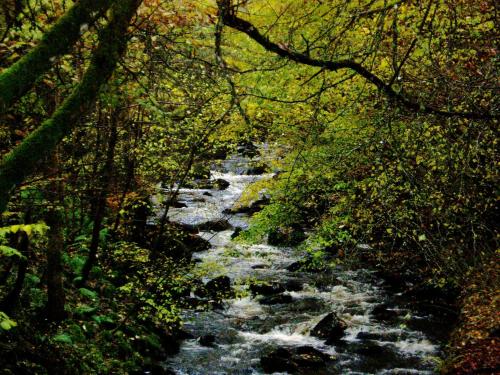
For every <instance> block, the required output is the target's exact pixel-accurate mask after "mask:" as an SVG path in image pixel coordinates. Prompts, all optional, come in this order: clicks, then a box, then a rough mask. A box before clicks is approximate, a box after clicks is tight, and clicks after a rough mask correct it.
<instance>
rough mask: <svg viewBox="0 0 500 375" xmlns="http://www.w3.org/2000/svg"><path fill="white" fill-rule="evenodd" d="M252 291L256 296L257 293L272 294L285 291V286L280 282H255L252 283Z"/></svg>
mask: <svg viewBox="0 0 500 375" xmlns="http://www.w3.org/2000/svg"><path fill="white" fill-rule="evenodd" d="M250 291H251V292H252V294H253V295H254V296H255V295H257V294H260V295H262V296H270V295H274V294H279V293H283V292H284V291H285V288H284V287H283V285H281V284H279V283H270V284H268V283H258V284H257V283H255V284H250Z"/></svg>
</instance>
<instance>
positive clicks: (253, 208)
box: [223, 197, 270, 215]
mask: <svg viewBox="0 0 500 375" xmlns="http://www.w3.org/2000/svg"><path fill="white" fill-rule="evenodd" d="M269 203H270V199H269V198H266V197H264V198H261V199H258V200H256V201H253V202H252V203H250V204H249V205H248V206H238V207H233V208H230V209H226V210H224V211H223V212H224V213H225V214H248V215H252V214H254V213H256V212H259V211H261V210H262V209H263V208H264V207H265V206H267V205H268V204H269Z"/></svg>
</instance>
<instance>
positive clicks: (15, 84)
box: [0, 0, 112, 113]
mask: <svg viewBox="0 0 500 375" xmlns="http://www.w3.org/2000/svg"><path fill="white" fill-rule="evenodd" d="M111 3H112V1H111V0H80V1H78V2H77V3H76V4H75V5H74V6H73V7H72V8H71V9H70V10H68V12H67V13H65V14H64V15H63V16H62V17H61V18H60V19H59V20H58V21H57V22H56V24H55V25H54V26H53V27H52V28H51V29H50V30H49V31H47V33H46V34H45V35H44V36H43V38H42V40H41V41H40V43H39V44H38V45H37V46H36V47H35V48H33V49H32V50H31V51H30V52H28V53H27V54H26V55H25V56H23V57H22V58H21V59H20V60H19V61H17V62H16V63H14V64H13V65H12V66H10V67H9V68H7V69H6V70H4V71H3V72H2V73H1V74H0V113H3V112H5V111H6V110H7V109H8V108H9V107H10V106H11V105H12V104H13V103H15V102H16V101H17V100H18V99H19V98H21V97H23V96H24V95H25V94H26V93H27V92H28V91H29V90H30V89H31V88H32V87H33V85H34V84H35V82H36V81H37V80H38V79H39V78H40V76H41V75H43V74H44V73H45V72H47V71H48V70H49V69H50V68H51V66H52V64H53V62H54V57H57V56H60V55H63V54H65V53H68V52H69V51H70V49H71V47H72V46H73V45H74V44H75V43H76V41H77V40H78V39H80V36H81V33H82V31H84V30H86V29H87V28H88V27H89V26H90V25H92V24H93V23H94V22H95V21H96V19H98V18H99V17H100V16H101V15H102V13H103V12H104V11H105V10H106V9H108V8H109V7H110V5H111Z"/></svg>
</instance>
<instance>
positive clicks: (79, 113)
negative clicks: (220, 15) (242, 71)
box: [0, 0, 141, 213]
mask: <svg viewBox="0 0 500 375" xmlns="http://www.w3.org/2000/svg"><path fill="white" fill-rule="evenodd" d="M140 3H141V0H123V1H117V2H115V3H114V5H113V7H112V9H113V16H112V19H111V20H110V21H109V23H108V25H107V26H106V28H105V29H104V30H103V31H102V32H101V33H100V38H99V40H100V42H99V45H98V47H97V48H96V50H95V52H94V53H93V55H92V58H91V61H90V65H89V67H88V69H87V71H86V72H85V74H84V76H83V78H82V81H81V82H80V84H79V85H78V86H76V88H75V89H74V90H73V92H72V93H71V95H70V96H69V97H68V98H67V99H66V100H65V101H64V102H63V104H62V105H61V106H60V107H59V108H58V109H57V110H56V111H55V113H54V114H53V116H52V118H50V119H48V120H47V121H45V122H44V123H43V124H42V125H41V126H40V127H39V128H38V129H36V130H35V131H33V132H32V133H31V134H30V135H28V136H27V137H26V138H25V139H24V140H23V142H22V143H21V144H19V145H18V146H17V147H16V148H14V149H13V150H12V151H11V152H10V153H9V154H7V155H6V156H5V157H4V158H3V160H2V162H1V163H0V213H2V212H4V211H5V209H6V208H7V203H8V201H9V198H10V195H11V193H12V191H13V189H14V188H15V187H17V186H18V185H19V184H21V182H23V181H24V179H25V178H26V177H27V176H28V175H30V174H31V173H33V172H34V171H36V168H37V163H38V162H39V161H40V160H42V159H43V158H44V157H47V156H48V155H49V154H50V153H51V152H52V151H53V150H54V148H55V147H56V145H57V144H58V143H59V142H60V141H61V140H62V139H63V138H64V137H65V136H66V135H68V134H69V133H70V132H71V130H72V129H73V127H74V126H75V124H77V123H78V122H79V121H80V120H81V118H82V117H83V116H84V115H85V114H86V113H87V112H88V111H89V110H90V109H91V107H92V105H93V103H94V101H95V99H96V97H97V94H98V93H99V90H100V88H101V87H102V85H103V84H104V83H106V82H107V81H108V79H109V78H110V77H111V74H112V73H113V71H114V70H115V67H116V64H117V63H118V60H119V59H120V57H121V56H122V55H123V53H124V51H125V48H126V44H127V38H126V32H127V28H128V26H129V24H130V21H131V19H132V16H133V15H134V13H135V12H136V10H137V8H138V7H139V5H140Z"/></svg>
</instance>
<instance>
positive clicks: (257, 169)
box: [245, 165, 266, 176]
mask: <svg viewBox="0 0 500 375" xmlns="http://www.w3.org/2000/svg"><path fill="white" fill-rule="evenodd" d="M264 173H266V168H265V167H264V166H262V165H257V166H254V167H250V168H248V169H247V171H246V172H245V174H246V175H248V176H260V175H262V174H264Z"/></svg>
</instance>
